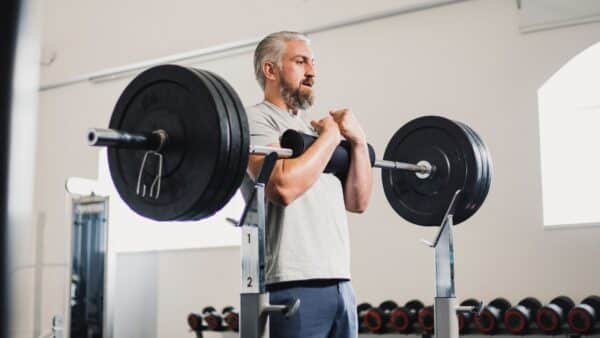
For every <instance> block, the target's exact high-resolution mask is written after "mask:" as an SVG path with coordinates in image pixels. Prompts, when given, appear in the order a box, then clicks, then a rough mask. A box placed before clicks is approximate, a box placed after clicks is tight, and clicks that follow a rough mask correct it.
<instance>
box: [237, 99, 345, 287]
mask: <svg viewBox="0 0 600 338" xmlns="http://www.w3.org/2000/svg"><path fill="white" fill-rule="evenodd" d="M246 111H247V115H248V122H249V126H250V143H251V144H253V145H261V146H266V145H270V144H278V143H279V138H280V136H281V135H282V134H283V132H285V131H286V130H287V129H295V130H298V131H301V132H304V133H308V134H314V131H313V129H312V128H311V126H310V123H309V122H308V121H306V119H305V118H304V117H303V116H302V112H299V113H298V115H294V114H292V113H289V112H287V111H284V110H281V109H279V108H278V107H277V106H275V105H273V104H271V103H269V102H266V101H263V102H261V103H259V104H257V105H255V106H252V107H249V108H247V109H246ZM253 184H254V183H253V182H252V180H251V179H250V177H249V176H248V175H247V174H246V177H245V178H244V181H243V182H242V187H241V188H242V193H243V194H244V196H248V194H249V192H250V191H251V189H252V187H253ZM266 251H267V252H266V262H265V263H266V267H265V274H266V283H267V284H272V283H278V282H285V281H296V280H306V279H317V278H340V279H350V240H349V235H348V222H347V217H346V208H345V206H344V195H343V187H342V184H341V182H340V180H339V179H338V178H337V177H335V176H334V175H332V174H321V176H320V177H319V179H318V180H317V182H316V183H315V184H314V185H313V186H312V187H310V188H309V189H308V190H307V191H306V192H305V193H304V194H303V195H302V196H300V197H298V198H297V199H296V200H294V201H293V202H292V203H291V204H290V205H288V206H287V207H283V206H281V205H277V204H273V203H271V202H269V203H268V209H267V223H266Z"/></svg>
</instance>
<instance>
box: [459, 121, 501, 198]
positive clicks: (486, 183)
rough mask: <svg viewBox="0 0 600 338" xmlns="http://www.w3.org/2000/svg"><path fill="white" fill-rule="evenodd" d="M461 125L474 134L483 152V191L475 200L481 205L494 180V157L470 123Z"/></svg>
mask: <svg viewBox="0 0 600 338" xmlns="http://www.w3.org/2000/svg"><path fill="white" fill-rule="evenodd" d="M461 125H462V126H463V128H464V129H466V130H467V131H469V132H470V133H471V136H473V138H474V139H475V141H476V142H477V144H478V146H479V151H480V153H481V159H482V161H483V169H484V175H483V180H482V184H481V187H480V188H481V189H480V190H481V191H480V193H479V195H478V196H477V197H476V198H475V200H476V201H477V202H476V203H477V204H478V205H479V206H481V205H482V204H483V202H484V201H485V199H486V197H487V194H488V192H489V190H490V185H491V182H492V175H493V165H492V159H491V156H490V152H489V150H488V147H487V146H486V144H485V143H484V142H483V140H482V139H481V137H479V134H477V133H476V132H475V131H474V130H473V129H472V128H471V127H469V126H468V125H466V124H461Z"/></svg>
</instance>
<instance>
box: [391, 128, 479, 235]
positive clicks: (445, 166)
mask: <svg viewBox="0 0 600 338" xmlns="http://www.w3.org/2000/svg"><path fill="white" fill-rule="evenodd" d="M475 156H476V155H475V149H474V147H473V145H472V142H471V139H470V137H469V135H468V134H467V133H466V132H465V131H464V130H463V129H462V128H461V127H460V126H459V125H458V124H456V123H455V122H453V121H451V120H449V119H446V118H443V117H439V116H425V117H420V118H417V119H414V120H412V121H410V122H408V123H407V124H406V125H404V126H403V127H402V128H400V129H399V130H398V131H397V132H396V133H395V134H394V136H392V138H391V140H390V142H389V144H388V145H387V147H386V150H385V154H384V159H385V160H389V161H400V162H407V163H418V162H419V161H421V160H426V161H428V162H430V163H431V164H432V165H433V166H435V168H436V170H435V172H434V173H433V174H432V175H430V176H429V177H428V178H425V179H420V178H418V177H417V175H416V174H415V173H414V172H410V171H405V170H395V169H382V171H381V175H382V182H383V188H384V192H385V196H386V198H387V200H388V202H389V203H390V205H391V206H392V208H393V209H394V210H395V211H396V213H398V214H399V215H400V216H401V217H403V218H404V219H406V220H407V221H409V222H412V223H415V224H419V225H425V226H438V225H440V224H441V222H442V219H443V217H444V214H445V212H446V210H447V208H448V206H449V204H450V201H451V200H452V197H453V196H454V194H455V192H456V191H457V190H458V189H460V190H462V193H461V194H460V196H459V198H458V200H457V203H456V208H455V213H454V218H453V222H454V224H459V223H461V222H463V221H464V220H466V219H468V218H469V217H470V216H471V215H473V213H474V212H475V211H476V210H474V209H473V208H471V207H470V206H469V201H471V200H472V198H473V193H474V191H475V190H476V184H477V172H478V165H480V163H478V161H477V160H476V157H475Z"/></svg>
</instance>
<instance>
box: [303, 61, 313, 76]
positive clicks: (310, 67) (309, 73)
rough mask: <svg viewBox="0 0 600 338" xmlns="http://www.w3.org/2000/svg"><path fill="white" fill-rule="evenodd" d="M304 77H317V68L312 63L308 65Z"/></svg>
mask: <svg viewBox="0 0 600 338" xmlns="http://www.w3.org/2000/svg"><path fill="white" fill-rule="evenodd" d="M304 75H306V76H310V77H315V66H314V65H313V64H312V62H307V63H306V67H305V69H304Z"/></svg>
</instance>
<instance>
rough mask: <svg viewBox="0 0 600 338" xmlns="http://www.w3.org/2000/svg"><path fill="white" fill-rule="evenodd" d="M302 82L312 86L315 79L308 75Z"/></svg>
mask: <svg viewBox="0 0 600 338" xmlns="http://www.w3.org/2000/svg"><path fill="white" fill-rule="evenodd" d="M302 84H305V85H309V86H311V87H312V86H313V85H314V84H315V79H314V78H312V77H307V78H305V79H304V80H302Z"/></svg>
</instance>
